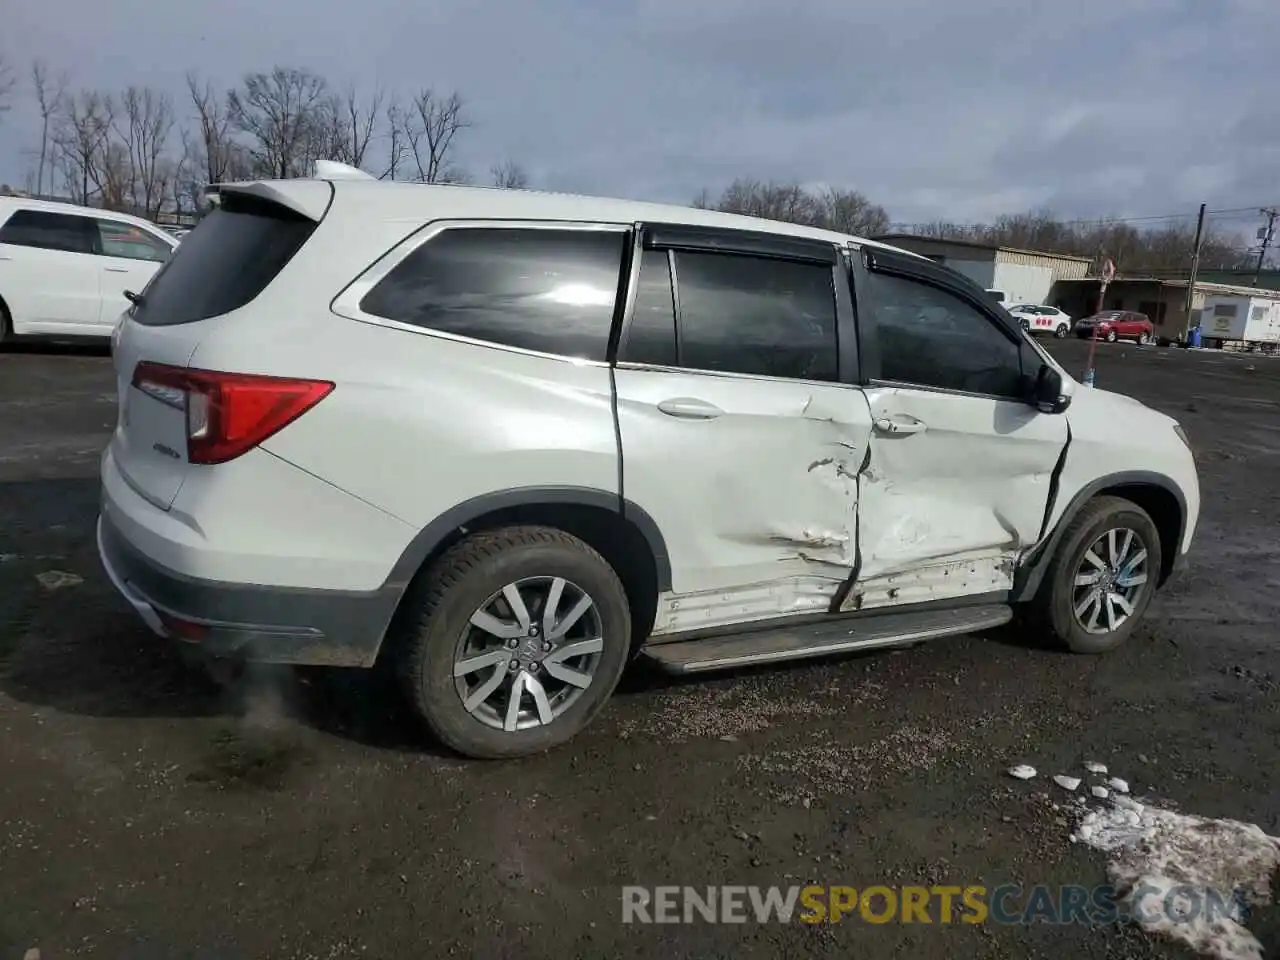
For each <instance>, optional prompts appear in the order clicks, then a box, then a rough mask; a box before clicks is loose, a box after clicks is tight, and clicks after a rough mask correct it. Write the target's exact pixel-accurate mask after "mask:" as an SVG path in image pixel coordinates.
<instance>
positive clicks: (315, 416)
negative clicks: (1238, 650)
mask: <svg viewBox="0 0 1280 960" xmlns="http://www.w3.org/2000/svg"><path fill="white" fill-rule="evenodd" d="M220 197H221V202H220V207H219V209H217V210H216V211H215V212H213V213H212V214H211V215H210V216H208V217H207V218H206V219H205V220H204V221H203V222H202V223H201V224H200V225H199V226H198V227H197V228H196V229H195V230H194V231H193V232H192V233H191V234H190V235H189V236H187V237H186V238H185V239H184V241H183V243H182V245H181V246H180V247H179V248H178V250H177V253H176V255H175V256H174V257H173V259H171V260H170V261H169V262H168V263H167V264H166V265H165V266H164V268H163V269H162V270H161V271H160V272H159V274H158V275H157V276H156V277H155V279H154V280H153V281H152V282H151V283H150V284H149V285H148V286H147V288H146V289H145V291H137V292H135V293H134V295H133V296H132V297H131V299H133V300H134V302H135V306H134V307H133V308H132V309H131V310H130V312H129V313H128V314H127V315H126V317H125V318H124V319H123V321H122V323H121V325H120V327H119V330H118V331H117V339H116V342H115V345H114V357H115V364H116V368H117V370H118V373H119V401H120V403H119V423H118V426H117V428H116V431H115V435H114V437H113V439H112V441H111V444H110V447H109V449H108V450H107V451H106V453H105V454H104V457H103V462H102V487H103V492H102V509H101V518H100V521H99V532H98V538H99V549H100V552H101V555H102V559H103V562H104V564H105V566H106V569H107V571H108V573H109V574H110V576H111V578H112V580H113V582H114V583H115V585H116V587H117V588H118V589H119V591H120V592H121V593H122V594H123V595H124V596H125V597H126V598H127V599H128V600H129V602H130V603H132V604H133V606H134V607H135V608H136V609H137V611H138V612H139V614H140V615H141V616H142V617H143V618H144V619H145V620H146V622H147V623H148V624H150V626H151V627H152V628H153V629H154V630H155V631H157V632H158V633H160V634H162V635H164V636H168V637H172V638H175V639H177V640H181V641H184V642H187V643H191V644H196V645H199V646H200V647H201V648H203V649H204V650H206V651H208V652H210V653H211V654H214V655H219V656H241V657H248V658H252V659H258V660H265V661H272V662H278V663H292V664H319V665H331V666H349V667H369V666H372V665H373V664H374V662H375V660H378V659H379V658H384V659H385V658H392V659H393V661H394V665H395V666H396V668H397V669H398V672H399V674H400V676H401V677H402V678H403V681H404V686H405V688H406V690H407V691H408V695H409V697H410V699H411V701H412V702H413V704H414V705H415V706H416V709H417V710H418V711H419V712H420V713H421V715H422V717H423V718H424V719H425V720H426V722H427V724H428V725H429V726H430V728H431V729H432V730H433V731H434V732H435V733H436V734H437V735H438V736H439V737H440V739H442V740H443V741H444V742H445V743H447V744H449V745H451V746H452V747H454V748H456V749H457V750H459V751H461V752H463V753H466V754H470V755H473V756H481V757H507V756H515V755H520V754H526V753H530V752H535V751H540V750H544V749H546V748H548V747H551V746H553V745H555V744H558V743H561V742H563V741H565V740H567V739H569V738H570V737H571V736H573V735H574V734H575V733H577V732H578V731H579V730H581V729H582V728H583V727H584V726H585V725H586V724H587V723H588V722H589V721H590V720H591V718H592V717H593V716H595V715H596V713H597V712H598V711H599V710H600V709H601V707H602V706H603V704H604V703H605V701H606V700H607V699H608V697H609V695H610V693H611V692H612V691H613V689H614V687H615V685H616V684H617V682H618V679H619V677H620V675H621V673H622V671H623V668H624V666H625V664H626V663H627V661H628V660H629V659H631V658H632V656H633V655H640V656H644V657H647V658H649V659H650V660H652V661H654V662H655V663H656V664H657V665H658V666H660V667H662V668H664V669H666V670H670V671H673V672H693V671H704V670H714V669H719V668H728V667H735V666H739V665H742V664H755V663H761V662H767V661H780V660H788V659H794V658H799V657H813V656H819V655H824V654H832V653H837V652H841V651H849V650H856V649H863V648H869V647H877V646H892V645H896V644H905V643H913V642H916V641H920V640H925V639H932V638H937V637H943V636H947V635H953V634H960V633H967V632H972V631H983V630H987V629H989V628H993V627H996V626H998V625H1000V624H1003V623H1005V622H1006V621H1008V620H1010V619H1011V618H1012V617H1013V615H1014V611H1015V608H1017V607H1019V606H1021V607H1023V608H1025V610H1026V612H1027V613H1028V615H1030V616H1031V617H1034V618H1036V619H1037V620H1038V621H1039V622H1040V623H1041V624H1042V625H1044V627H1045V628H1047V630H1049V631H1051V633H1052V634H1053V635H1054V636H1056V637H1057V638H1058V639H1059V640H1060V641H1061V642H1062V643H1063V644H1065V645H1066V646H1067V647H1069V648H1071V649H1073V650H1076V651H1080V652H1100V651H1104V650H1107V649H1110V648H1112V647H1115V646H1116V645H1118V644H1119V643H1121V642H1122V641H1123V640H1124V639H1125V638H1126V637H1127V636H1128V635H1129V634H1130V633H1131V631H1132V630H1133V628H1134V625H1135V622H1136V621H1137V620H1138V618H1139V617H1141V616H1142V614H1143V611H1144V610H1145V609H1146V607H1147V604H1148V602H1149V601H1150V600H1151V598H1152V595H1153V593H1154V592H1155V590H1156V589H1157V587H1158V586H1159V585H1161V584H1163V583H1164V582H1165V581H1166V580H1167V578H1168V577H1169V576H1170V575H1171V573H1172V572H1173V570H1174V568H1175V567H1176V566H1177V565H1178V563H1179V561H1180V560H1181V559H1182V558H1183V556H1184V555H1185V554H1186V552H1187V549H1188V547H1189V545H1190V543H1191V539H1192V534H1193V531H1194V528H1195V524H1196V518H1197V514H1198V511H1199V499H1200V498H1199V490H1198V485H1197V479H1196V473H1195V467H1194V464H1193V460H1192V456H1191V453H1190V450H1189V449H1188V446H1187V444H1186V442H1185V437H1184V436H1183V434H1182V432H1181V430H1180V428H1179V427H1178V425H1177V424H1176V423H1175V422H1174V421H1173V420H1171V419H1170V418H1168V417H1166V416H1163V415H1161V414H1159V413H1157V412H1155V411H1153V410H1150V409H1147V408H1145V407H1143V406H1141V405H1140V404H1138V403H1137V402H1135V401H1132V400H1129V399H1127V398H1124V397H1120V396H1117V395H1113V394H1109V393H1105V392H1103V391H1101V390H1092V389H1088V388H1084V387H1078V386H1077V384H1076V383H1075V382H1074V381H1072V380H1071V378H1070V377H1068V376H1067V375H1066V374H1065V373H1064V372H1063V371H1062V370H1061V369H1060V368H1059V367H1058V366H1057V365H1056V364H1055V363H1054V362H1053V361H1052V360H1051V359H1050V358H1049V357H1048V355H1047V354H1045V353H1044V352H1042V350H1041V349H1040V348H1039V347H1038V346H1037V345H1035V344H1034V343H1032V342H1031V341H1030V339H1029V338H1028V337H1026V336H1024V335H1023V334H1022V332H1021V331H1020V330H1019V329H1018V324H1017V322H1016V321H1014V320H1012V318H1011V317H1010V316H1009V315H1008V314H1007V313H1005V312H1004V311H1003V310H1002V309H1001V308H1000V307H999V306H998V305H996V304H993V303H992V302H991V299H990V297H988V296H987V295H986V294H985V293H984V292H983V290H982V289H981V288H980V287H978V286H976V285H974V284H973V283H971V282H970V281H968V280H966V279H964V278H963V277H961V276H959V275H958V274H956V273H954V272H952V271H950V270H948V269H946V268H944V267H940V266H938V265H936V264H934V263H932V262H930V261H929V260H926V259H923V258H921V257H918V256H915V255H913V254H910V253H905V252H902V251H899V250H894V249H891V248H889V247H885V246H883V245H880V244H876V243H872V242H867V241H863V240H859V239H856V238H854V237H849V236H844V235H840V234H836V233H829V232H825V231H822V230H816V229H810V228H807V227H801V226H793V225H788V224H781V223H772V222H767V221H761V220H755V219H748V218H743V217H737V216H730V215H727V214H721V213H715V212H710V211H705V210H694V209H686V208H683V207H668V206H657V205H650V204H643V203H632V202H624V201H614V200H599V199H589V198H581V197H571V196H558V195H551V194H539V193H529V192H519V191H505V190H486V189H473V188H466V187H455V186H434V187H433V186H419V185H408V184H394V183H378V182H370V181H366V180H362V179H357V178H355V177H354V175H333V176H332V177H330V178H329V179H310V180H289V181H273V182H255V183H243V184H231V185H227V186H224V187H222V188H221V193H220Z"/></svg>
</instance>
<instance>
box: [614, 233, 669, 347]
mask: <svg viewBox="0 0 1280 960" xmlns="http://www.w3.org/2000/svg"><path fill="white" fill-rule="evenodd" d="M618 359H619V360H627V361H630V362H632V363H653V364H659V365H661V366H675V365H676V363H677V362H678V360H677V356H676V312H675V306H674V302H673V300H672V296H671V267H670V264H668V262H667V251H665V250H646V251H644V255H643V257H642V258H641V260H640V278H639V280H638V281H637V285H636V306H635V312H634V314H633V315H632V318H631V323H630V325H629V326H628V327H627V333H626V338H625V339H624V341H623V343H622V345H621V347H620V348H619V350H618Z"/></svg>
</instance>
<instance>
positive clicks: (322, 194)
mask: <svg viewBox="0 0 1280 960" xmlns="http://www.w3.org/2000/svg"><path fill="white" fill-rule="evenodd" d="M224 193H238V194H241V195H242V196H249V197H258V198H259V199H262V200H268V201H270V202H271V203H277V204H279V205H280V206H282V207H286V208H287V209H289V210H292V211H293V212H294V213H298V214H301V215H302V216H304V217H306V218H307V219H308V220H314V221H316V223H319V222H320V221H321V220H322V219H324V215H325V213H326V212H328V210H329V203H330V202H331V201H332V200H333V185H332V184H330V183H328V182H325V181H320V180H241V181H234V182H232V183H213V184H210V185H209V186H207V187H205V191H204V195H205V199H206V200H208V201H209V203H210V204H212V205H213V206H217V205H218V204H219V202H220V200H221V197H222V195H223V194H224Z"/></svg>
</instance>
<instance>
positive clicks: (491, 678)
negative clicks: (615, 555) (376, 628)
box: [389, 527, 631, 758]
mask: <svg viewBox="0 0 1280 960" xmlns="http://www.w3.org/2000/svg"><path fill="white" fill-rule="evenodd" d="M389 639H390V640H391V641H392V643H393V645H394V649H395V654H394V656H396V659H397V663H396V666H397V668H398V672H399V674H400V677H401V680H402V682H403V684H404V686H405V688H406V690H407V692H408V695H409V699H410V701H411V703H412V704H413V706H414V707H415V708H416V710H417V712H418V713H419V714H420V715H421V717H422V718H423V719H424V720H425V721H426V723H427V725H428V726H429V727H430V728H431V730H432V732H433V733H435V735H436V736H437V737H438V738H439V739H440V740H441V741H443V742H444V743H445V744H447V745H448V746H450V747H452V748H453V749H454V750H457V751H458V752H459V753H462V754H465V755H467V756H471V757H481V758H501V757H518V756H524V755H527V754H533V753H541V752H543V751H545V750H549V749H550V748H552V747H554V746H558V745H559V744H561V743H564V742H565V741H566V740H568V739H570V738H571V737H572V736H574V734H576V733H578V732H579V731H580V730H581V729H583V728H584V727H585V726H586V725H587V724H588V723H590V721H591V720H592V719H593V718H594V717H595V715H596V714H597V713H599V712H600V709H601V708H602V707H603V706H604V704H605V701H606V700H608V699H609V696H610V694H612V693H613V689H614V687H616V686H617V684H618V680H619V678H620V677H621V676H622V670H623V667H624V666H625V665H626V662H627V658H628V654H629V653H630V650H631V612H630V608H629V606H628V604H627V595H626V592H625V591H624V589H623V587H622V584H621V582H620V581H619V580H618V576H617V574H616V573H614V571H613V569H612V568H611V567H610V566H609V564H608V563H607V562H606V561H605V560H604V558H603V557H601V556H600V554H598V553H597V552H596V551H595V550H593V549H592V548H591V547H589V546H588V545H587V544H585V543H583V542H582V541H581V540H579V539H578V538H576V537H573V536H570V535H569V534H567V533H565V532H563V531H561V530H555V529H552V528H549V527H508V528H505V529H502V530H497V531H493V532H489V533H480V534H476V535H474V536H472V537H469V538H468V539H466V540H464V541H462V542H461V543H459V544H457V545H456V546H454V547H453V548H451V549H450V550H449V551H448V552H447V553H445V555H444V556H443V557H441V559H440V560H439V561H438V562H437V563H436V564H435V565H434V566H433V567H432V568H431V569H430V570H429V571H426V573H425V576H421V577H419V578H418V579H417V580H416V581H415V583H414V586H413V588H412V590H411V592H410V594H409V595H408V596H406V597H405V600H404V603H403V605H402V609H401V610H400V611H399V612H398V613H397V617H396V623H395V625H394V627H393V634H392V636H391V637H390V638H389Z"/></svg>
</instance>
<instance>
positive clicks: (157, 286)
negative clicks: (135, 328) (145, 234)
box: [133, 195, 316, 326]
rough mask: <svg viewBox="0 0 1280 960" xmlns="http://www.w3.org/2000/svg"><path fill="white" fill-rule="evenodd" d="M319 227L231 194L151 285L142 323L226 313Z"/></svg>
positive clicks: (138, 315) (138, 314) (140, 311)
mask: <svg viewBox="0 0 1280 960" xmlns="http://www.w3.org/2000/svg"><path fill="white" fill-rule="evenodd" d="M315 228H316V224H315V222H314V221H312V220H309V219H307V218H306V217H303V216H301V215H299V214H295V213H294V212H293V211H291V210H288V209H286V208H284V207H281V206H279V205H277V204H274V203H268V202H265V201H259V200H256V199H254V198H250V197H243V198H242V197H235V196H234V195H231V196H225V197H224V198H223V200H222V205H221V206H220V207H219V208H218V209H217V210H214V211H213V212H212V213H210V214H209V215H208V216H207V217H205V218H204V219H203V220H201V221H200V225H199V226H198V227H196V228H195V229H194V230H192V231H191V232H190V233H189V234H187V236H186V237H185V238H184V239H183V241H182V244H181V245H180V246H179V247H178V248H177V249H176V250H174V251H173V255H172V256H171V257H170V258H169V260H168V262H167V263H165V265H164V266H163V267H161V268H160V270H159V272H158V273H156V275H155V276H154V277H153V278H152V280H151V282H150V283H149V284H147V288H146V291H145V293H146V296H145V297H144V299H143V302H142V305H141V306H140V307H138V308H136V309H135V310H134V313H133V317H134V319H135V320H137V321H138V322H139V323H145V324H148V325H150V326H170V325H173V324H179V323H192V322H193V321H196V320H204V319H207V318H209V317H216V316H220V315H221V314H224V313H229V312H230V311H232V310H236V309H238V308H240V307H243V306H244V305H245V304H246V303H248V302H249V301H250V300H252V299H253V298H254V297H256V296H257V295H258V294H260V293H261V292H262V291H263V290H264V289H266V286H267V284H269V283H270V282H271V281H272V280H273V279H275V277H276V275H277V274H279V273H280V271H281V270H283V269H284V266H285V264H286V263H288V262H289V260H290V259H292V257H293V255H294V254H295V253H297V252H298V250H299V249H300V248H301V247H302V245H303V244H304V243H306V242H307V238H308V237H310V236H311V233H312V231H314V230H315Z"/></svg>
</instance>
